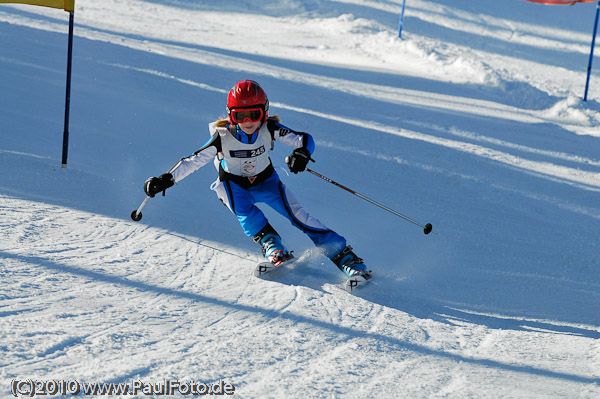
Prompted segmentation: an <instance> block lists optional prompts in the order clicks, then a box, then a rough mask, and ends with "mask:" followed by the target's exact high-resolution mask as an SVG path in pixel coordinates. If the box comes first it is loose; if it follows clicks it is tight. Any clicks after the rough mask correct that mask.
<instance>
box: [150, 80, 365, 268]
mask: <svg viewBox="0 0 600 399" xmlns="http://www.w3.org/2000/svg"><path fill="white" fill-rule="evenodd" d="M226 110H227V115H228V119H221V120H217V121H216V122H213V123H211V124H210V125H209V129H210V133H211V134H212V136H211V138H210V139H209V140H208V142H207V143H206V144H204V146H202V148H200V149H199V150H198V151H196V152H195V153H194V154H193V155H191V156H188V157H185V158H182V159H181V160H180V161H179V162H177V163H176V164H175V165H174V166H173V167H172V168H171V169H170V170H169V171H168V172H167V173H164V174H162V175H161V176H159V177H151V178H149V179H148V180H146V182H145V183H144V191H145V192H146V195H148V196H149V197H154V196H155V195H156V194H158V193H160V192H163V194H164V191H165V190H166V189H167V188H169V187H171V186H173V185H174V184H175V183H178V182H180V181H181V180H183V179H184V178H185V177H187V176H188V175H190V174H191V173H193V172H194V171H196V170H198V169H199V168H201V167H202V166H204V165H206V164H207V163H209V162H210V161H213V160H214V163H215V166H216V167H217V169H218V171H219V178H218V180H217V181H216V182H215V183H214V184H213V186H211V188H212V189H213V190H214V191H216V193H217V196H218V197H219V199H220V200H221V202H223V204H225V205H226V206H227V208H229V210H230V211H231V212H233V213H234V214H235V215H236V216H237V218H238V221H239V223H240V225H241V226H242V229H243V230H244V233H246V235H247V236H249V237H253V240H254V242H256V243H258V244H260V245H261V247H262V252H263V255H264V256H265V258H266V259H267V260H268V261H270V262H271V263H272V264H273V265H274V266H278V265H280V264H281V263H283V262H285V261H287V260H289V259H291V258H293V256H292V254H291V253H290V252H289V251H288V250H287V249H286V248H285V247H284V246H283V244H282V242H281V237H280V236H279V234H277V232H276V231H275V229H274V228H273V227H272V226H271V224H270V223H269V221H268V220H267V219H266V217H265V215H264V214H263V213H262V211H261V210H260V209H258V207H256V205H255V204H256V203H257V202H264V203H266V204H267V205H269V206H270V207H272V208H273V209H274V210H276V211H277V212H278V213H280V214H281V215H283V216H285V217H286V218H287V219H288V220H289V221H290V222H291V223H292V224H293V225H294V226H296V227H297V228H299V229H300V230H302V231H303V232H304V233H305V234H306V235H307V236H308V237H309V238H310V239H311V240H312V241H313V242H314V244H315V245H316V246H317V247H318V248H321V249H322V250H323V252H324V254H325V256H327V257H328V258H329V259H331V260H332V261H333V263H334V264H335V265H337V267H338V268H339V269H340V270H342V271H343V272H344V273H346V275H347V276H348V277H354V276H362V277H364V278H365V279H369V278H371V274H370V273H369V271H368V270H367V267H366V266H365V264H364V263H363V260H362V259H360V258H359V257H357V256H356V255H355V254H354V252H352V248H351V247H350V246H347V245H346V240H345V238H344V237H342V236H341V235H339V234H337V233H336V232H334V231H333V230H331V229H329V228H327V227H326V226H325V225H323V224H322V223H321V222H320V221H319V220H317V219H315V218H314V217H312V216H310V215H309V214H308V213H307V212H306V211H305V210H304V208H302V206H301V205H300V204H299V203H298V201H297V200H296V198H295V197H294V195H293V194H292V193H291V192H290V191H289V190H288V189H287V188H286V186H285V185H284V184H283V183H282V182H281V180H280V179H279V176H278V175H277V172H276V171H275V168H274V167H273V164H272V163H271V159H270V157H269V151H270V150H272V149H273V145H274V142H275V141H279V142H282V143H283V144H286V145H289V146H291V147H294V148H295V149H294V150H293V152H292V153H291V155H289V156H288V157H286V159H285V161H286V164H287V166H288V168H289V169H290V171H291V172H292V173H295V174H296V173H298V172H302V171H304V170H305V169H306V165H307V164H308V161H309V160H310V159H311V154H312V153H313V151H314V149H315V143H314V140H313V138H312V136H311V135H310V134H308V133H302V132H296V131H294V130H291V129H289V128H287V127H285V126H284V125H282V124H281V123H280V120H279V118H278V117H277V116H272V117H269V100H268V99H267V95H266V93H265V92H264V90H263V89H262V88H261V87H260V85H259V84H258V83H256V82H255V81H252V80H242V81H240V82H238V83H236V84H235V86H233V88H232V89H231V90H230V92H229V95H228V97H227V107H226Z"/></svg>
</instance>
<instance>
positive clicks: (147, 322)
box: [0, 0, 600, 398]
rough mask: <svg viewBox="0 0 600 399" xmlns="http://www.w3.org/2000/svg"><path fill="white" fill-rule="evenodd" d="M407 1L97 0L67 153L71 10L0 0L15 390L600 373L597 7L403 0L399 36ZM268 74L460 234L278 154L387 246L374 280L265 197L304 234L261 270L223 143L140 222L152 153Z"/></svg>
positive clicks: (373, 178) (388, 189) (342, 167)
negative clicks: (355, 271) (223, 198)
mask: <svg viewBox="0 0 600 399" xmlns="http://www.w3.org/2000/svg"><path fill="white" fill-rule="evenodd" d="M401 5H402V0H382V1H368V0H329V1H328V0H286V1H274V0H264V1H261V2H255V1H233V0H221V1H219V2H212V1H191V0H188V1H184V0H179V1H177V0H154V1H150V0H148V1H141V0H102V1H100V0H96V1H92V0H78V1H77V2H76V11H75V39H74V58H73V83H72V96H71V114H70V134H71V135H70V143H69V161H68V167H67V168H61V165H60V164H61V160H60V158H61V150H62V133H63V117H64V94H65V70H66V46H67V30H68V14H67V13H65V12H64V11H62V10H55V9H51V8H45V7H34V6H27V5H5V4H3V5H1V6H0V49H1V51H0V70H1V76H2V78H1V79H0V131H1V134H2V136H1V137H2V140H1V142H0V168H1V173H0V176H1V177H0V279H1V290H0V397H3V398H4V397H6V398H8V397H12V393H11V387H12V386H13V385H14V384H13V382H15V381H20V380H34V381H35V380H39V381H48V380H55V381H79V382H81V383H86V382H99V383H117V384H118V383H123V384H127V383H129V384H133V383H134V382H136V381H137V382H143V383H144V384H153V383H160V382H164V381H165V380H173V381H175V380H178V381H181V382H188V381H196V382H205V383H207V384H213V383H215V382H218V381H225V382H227V383H230V384H232V385H233V386H235V393H234V397H240V398H284V397H285V398H372V397H378V398H598V397H600V272H599V270H600V244H599V241H598V239H599V237H600V201H599V199H600V141H599V140H600V103H599V101H600V75H599V73H598V72H597V69H592V77H591V82H590V91H589V98H588V101H587V102H584V101H583V100H582V97H583V94H584V87H585V78H586V71H587V64H588V57H589V50H590V43H591V34H592V30H593V22H594V14H595V7H594V6H593V5H592V4H580V5H577V6H574V7H565V6H542V5H539V4H532V3H528V2H525V1H521V0H505V1H493V0H478V1H473V0H452V1H433V0H431V1H425V0H407V5H406V6H407V7H406V13H405V19H404V28H403V34H402V38H398V16H399V13H400V10H401ZM598 61H599V60H598V59H595V64H596V65H595V66H596V67H600V64H598ZM245 78H249V79H255V80H257V81H259V82H260V83H261V85H262V86H263V87H264V88H265V90H266V91H267V93H268V95H269V98H270V100H271V113H272V114H278V115H279V116H280V117H281V118H282V120H283V123H284V124H286V125H288V126H290V127H292V128H294V129H297V130H301V131H307V132H310V133H311V134H313V136H314V138H315V140H316V142H317V150H316V152H315V154H314V156H313V157H314V158H315V159H316V163H314V164H311V167H312V168H313V169H314V170H316V171H318V172H319V173H322V174H324V175H326V176H328V177H330V178H332V179H333V180H335V181H338V182H340V183H341V184H344V185H346V186H348V187H350V188H352V189H354V190H356V191H357V192H359V193H361V194H363V195H366V196H368V197H370V198H372V199H374V200H375V201H377V202H379V203H382V204H384V205H386V206H388V207H390V208H392V209H394V210H396V211H398V212H400V213H402V214H405V215H407V216H409V217H410V218H412V219H414V220H416V221H418V222H419V223H422V224H424V223H427V222H431V223H432V224H433V226H434V229H435V230H436V232H437V234H429V235H424V234H423V232H422V229H421V228H420V227H418V226H415V225H413V224H411V223H409V222H407V221H405V220H402V219H401V218H398V217H396V216H394V215H392V214H390V213H387V212H385V211H384V210H382V209H380V208H377V207H375V206H373V205H371V204H369V203H368V202H366V201H363V200H361V199H360V198H357V197H356V196H353V195H351V194H349V193H348V192H346V191H344V190H340V189H339V188H337V187H335V186H333V185H331V184H328V183H327V182H325V181H323V180H320V179H318V178H317V177H315V176H313V175H310V174H308V173H301V174H298V175H290V176H287V175H286V174H285V173H283V172H282V173H280V174H281V176H282V179H283V181H284V182H285V184H286V185H287V186H288V187H289V188H290V189H291V190H292V191H293V192H294V193H295V194H296V196H297V197H298V198H299V200H300V202H301V203H302V204H303V205H304V206H305V208H306V209H307V210H308V211H309V212H310V213H311V214H312V215H313V216H315V217H317V218H319V219H320V220H321V221H322V222H324V223H325V224H326V225H328V226H330V227H331V228H333V229H334V230H336V231H338V232H339V233H341V234H342V235H344V236H345V237H346V238H347V239H348V242H349V243H350V244H351V245H352V246H353V247H354V249H355V251H356V252H357V253H358V255H359V256H361V257H363V258H364V259H365V261H366V262H367V264H368V266H369V267H370V268H372V269H373V270H374V275H375V277H374V279H373V281H372V283H371V284H370V285H368V286H367V287H365V288H364V289H362V290H361V291H358V292H357V293H356V295H350V294H348V293H346V292H344V291H343V290H341V289H340V286H341V284H342V283H343V275H342V273H341V272H340V271H339V270H337V268H336V267H335V266H334V265H333V264H332V263H331V262H330V261H329V260H327V259H325V258H324V257H323V256H322V255H321V254H320V253H318V251H316V250H314V249H313V247H312V244H311V242H310V241H309V240H308V239H307V238H306V237H305V236H304V235H303V234H302V233H301V232H299V231H298V230H296V229H295V228H294V227H293V226H291V225H290V224H289V223H288V222H287V221H286V220H285V219H283V218H282V217H281V216H279V215H276V214H275V213H273V212H272V211H270V210H268V209H266V210H265V212H266V213H267V215H268V216H269V218H270V220H271V223H272V224H273V225H274V226H275V228H276V229H277V230H278V231H279V232H280V233H281V234H282V236H283V238H284V242H285V243H286V245H287V246H288V247H289V248H290V249H293V250H294V251H295V253H296V255H297V256H298V257H299V258H300V260H299V261H298V262H297V263H295V264H294V265H290V266H289V267H288V268H287V269H288V270H281V271H277V272H275V273H276V274H275V275H273V276H272V277H270V278H268V279H264V280H262V279H257V278H255V277H254V276H253V275H252V272H253V268H254V265H255V264H256V262H257V261H258V260H259V259H260V251H259V248H258V246H257V245H256V244H254V243H253V242H252V241H251V240H249V239H248V238H247V237H245V235H244V234H243V232H242V230H241V229H240V227H239V225H238V223H237V221H236V219H235V217H234V216H233V215H231V213H229V211H228V210H227V209H226V208H225V207H223V206H222V205H221V204H220V203H219V201H218V200H217V198H216V196H215V195H214V193H213V192H211V191H210V189H209V186H210V183H211V182H212V181H213V180H214V179H215V170H214V168H212V166H210V165H209V166H207V167H205V168H203V169H201V170H199V171H198V172H196V173H195V174H194V175H192V176H190V177H188V178H187V179H186V180H184V181H182V182H180V183H179V184H178V185H177V186H175V187H173V188H171V189H169V190H167V195H166V196H165V197H162V196H157V197H156V198H154V199H151V200H150V201H149V202H148V204H147V206H146V207H145V208H144V210H143V215H144V216H143V219H142V220H141V221H140V222H137V223H136V222H133V221H132V220H131V219H130V213H131V211H132V210H134V209H136V208H137V207H138V206H139V204H140V203H141V201H142V200H143V199H144V193H143V191H142V183H143V182H144V180H145V179H146V178H147V177H148V176H153V175H159V174H161V173H163V172H165V171H167V170H168V169H169V168H170V167H171V166H172V165H173V164H174V163H175V162H177V161H178V159H179V158H181V157H183V156H186V155H189V154H191V153H192V152H193V151H195V150H196V149H198V148H199V147H200V146H201V145H202V144H203V143H204V142H205V141H206V140H207V139H208V131H207V124H208V123H209V122H211V121H213V120H215V119H216V118H218V117H221V116H223V115H224V113H225V100H226V94H227V92H228V90H229V88H230V87H231V86H232V85H233V84H234V83H235V82H237V81H238V80H241V79H245ZM289 152H290V148H289V147H285V146H283V145H281V144H279V145H277V146H276V149H275V151H274V152H273V154H272V159H273V162H274V163H275V164H276V165H277V166H284V165H285V164H284V161H283V159H284V158H285V156H286V155H287V154H289ZM81 395H83V393H82V394H81ZM135 396H137V397H164V396H155V395H150V394H145V393H141V392H138V393H137V395H135ZM175 396H179V393H176V395H175ZM98 397H134V395H125V394H117V393H113V394H111V395H99V396H98ZM188 397H189V396H188Z"/></svg>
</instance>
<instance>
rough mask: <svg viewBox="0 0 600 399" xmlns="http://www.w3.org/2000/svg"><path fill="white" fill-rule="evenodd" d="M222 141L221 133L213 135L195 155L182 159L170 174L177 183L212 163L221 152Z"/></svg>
mask: <svg viewBox="0 0 600 399" xmlns="http://www.w3.org/2000/svg"><path fill="white" fill-rule="evenodd" d="M220 146H221V139H220V137H219V133H215V134H213V136H212V137H211V138H210V140H208V142H207V143H206V144H204V145H203V146H202V148H200V149H199V150H198V151H196V152H194V154H192V155H190V156H187V157H184V158H181V160H179V162H177V163H176V164H175V165H173V167H172V168H171V169H170V170H169V173H171V174H172V175H173V180H175V183H178V182H180V181H181V180H183V179H185V178H186V177H187V176H189V175H191V174H192V173H194V172H195V171H197V170H198V169H200V168H201V167H203V166H204V165H206V164H207V163H209V162H210V161H212V160H213V159H214V158H215V156H216V155H217V153H218V152H220Z"/></svg>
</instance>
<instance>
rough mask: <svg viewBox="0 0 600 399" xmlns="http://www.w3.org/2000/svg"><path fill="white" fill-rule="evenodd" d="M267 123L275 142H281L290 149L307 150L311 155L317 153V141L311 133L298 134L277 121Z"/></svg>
mask: <svg viewBox="0 0 600 399" xmlns="http://www.w3.org/2000/svg"><path fill="white" fill-rule="evenodd" d="M267 123H268V125H267V127H268V128H269V132H271V136H272V137H273V140H276V141H280V142H282V143H283V144H285V145H289V146H290V147H294V148H304V149H307V150H308V151H309V152H310V153H311V154H312V153H313V152H314V151H315V141H314V139H313V138H312V136H311V135H310V134H309V133H304V132H296V131H295V130H292V129H290V128H288V127H286V126H284V125H282V124H281V123H279V122H275V121H269V122H267Z"/></svg>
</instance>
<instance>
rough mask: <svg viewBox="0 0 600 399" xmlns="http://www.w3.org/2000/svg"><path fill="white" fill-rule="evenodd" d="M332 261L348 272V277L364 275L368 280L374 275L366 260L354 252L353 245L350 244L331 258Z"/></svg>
mask: <svg viewBox="0 0 600 399" xmlns="http://www.w3.org/2000/svg"><path fill="white" fill-rule="evenodd" d="M331 261H332V262H333V263H335V265H336V266H337V267H338V268H339V269H340V270H341V271H343V272H344V273H346V276H348V278H353V277H358V276H362V277H363V278H364V279H365V280H368V279H370V278H371V277H373V275H372V274H371V271H370V270H367V266H366V265H365V264H364V261H363V260H362V259H361V258H359V257H358V256H356V254H355V253H354V252H352V247H351V246H349V245H348V246H346V247H344V248H343V249H342V250H341V251H340V252H338V253H337V254H336V255H335V256H334V257H333V258H331Z"/></svg>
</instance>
